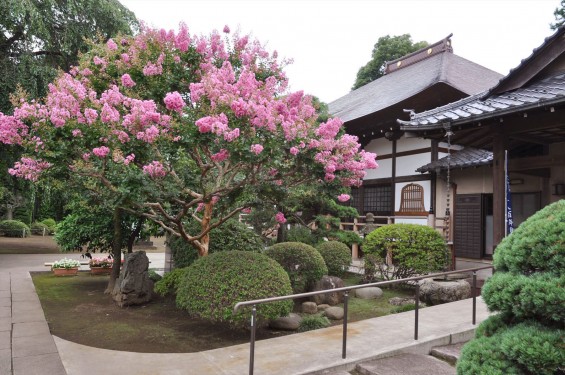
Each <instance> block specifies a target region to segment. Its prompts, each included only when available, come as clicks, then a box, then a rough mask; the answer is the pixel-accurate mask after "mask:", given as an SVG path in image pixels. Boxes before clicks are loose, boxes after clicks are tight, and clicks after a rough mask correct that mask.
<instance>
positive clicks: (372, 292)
mask: <svg viewBox="0 0 565 375" xmlns="http://www.w3.org/2000/svg"><path fill="white" fill-rule="evenodd" d="M382 295H383V291H382V289H381V288H377V287H376V286H368V287H366V288H361V289H355V297H357V298H361V299H376V298H380V297H382Z"/></svg>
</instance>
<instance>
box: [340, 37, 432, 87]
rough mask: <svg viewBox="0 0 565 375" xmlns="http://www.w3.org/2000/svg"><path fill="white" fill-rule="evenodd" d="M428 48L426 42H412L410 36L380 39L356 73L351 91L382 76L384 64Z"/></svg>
mask: <svg viewBox="0 0 565 375" xmlns="http://www.w3.org/2000/svg"><path fill="white" fill-rule="evenodd" d="M426 46H428V42H425V41H421V42H417V43H413V42H412V37H411V36H410V34H403V35H398V36H390V35H386V36H383V37H380V38H379V39H378V41H377V43H376V44H375V46H374V47H373V52H372V58H371V60H370V61H369V62H368V63H367V64H366V65H365V66H362V67H361V68H360V69H359V71H358V72H357V78H356V79H355V83H354V84H353V87H352V88H351V89H352V90H356V89H358V88H359V87H361V86H364V85H366V84H367V83H369V82H372V81H374V80H376V79H377V78H379V77H382V76H383V75H384V68H385V63H386V62H387V61H392V60H395V59H398V58H400V57H402V56H404V55H407V54H409V53H412V52H414V51H417V50H419V49H421V48H424V47H426Z"/></svg>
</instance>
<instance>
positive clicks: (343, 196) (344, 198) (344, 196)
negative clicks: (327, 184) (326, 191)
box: [337, 194, 351, 202]
mask: <svg viewBox="0 0 565 375" xmlns="http://www.w3.org/2000/svg"><path fill="white" fill-rule="evenodd" d="M350 199H351V196H350V195H349V194H340V195H338V196H337V200H338V201H340V202H347V201H348V200H350Z"/></svg>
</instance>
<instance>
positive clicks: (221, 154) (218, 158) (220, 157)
mask: <svg viewBox="0 0 565 375" xmlns="http://www.w3.org/2000/svg"><path fill="white" fill-rule="evenodd" d="M229 156H230V153H229V151H228V150H226V149H225V148H222V149H221V150H220V151H218V152H217V153H215V154H213V155H212V156H211V159H212V160H213V161H215V162H216V163H220V162H222V161H224V160H226V159H227V158H229Z"/></svg>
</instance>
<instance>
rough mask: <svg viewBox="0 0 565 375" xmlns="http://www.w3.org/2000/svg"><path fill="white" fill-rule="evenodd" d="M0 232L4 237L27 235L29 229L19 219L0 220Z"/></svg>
mask: <svg viewBox="0 0 565 375" xmlns="http://www.w3.org/2000/svg"><path fill="white" fill-rule="evenodd" d="M0 233H3V234H4V236H5V237H21V238H23V237H29V236H30V234H31V231H30V229H29V227H28V226H27V225H26V224H25V223H23V222H21V221H19V220H3V221H0Z"/></svg>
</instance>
